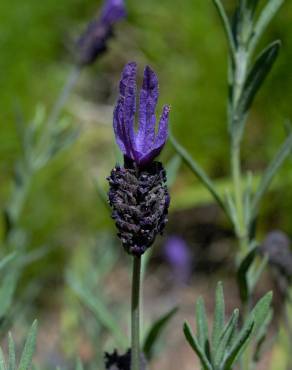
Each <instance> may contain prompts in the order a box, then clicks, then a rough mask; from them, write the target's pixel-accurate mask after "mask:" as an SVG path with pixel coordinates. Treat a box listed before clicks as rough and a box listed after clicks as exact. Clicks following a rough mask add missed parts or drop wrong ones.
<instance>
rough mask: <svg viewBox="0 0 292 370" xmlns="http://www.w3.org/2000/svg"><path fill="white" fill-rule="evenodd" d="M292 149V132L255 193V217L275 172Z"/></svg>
mask: <svg viewBox="0 0 292 370" xmlns="http://www.w3.org/2000/svg"><path fill="white" fill-rule="evenodd" d="M291 150H292V133H290V134H289V136H288V137H287V138H286V140H285V141H284V143H283V144H282V146H281V147H280V149H279V150H278V152H277V153H276V155H275V157H274V159H273V160H272V162H271V163H270V164H269V166H268V168H267V169H266V170H265V172H264V174H263V177H262V179H261V182H260V185H259V187H258V189H257V191H256V193H255V195H254V198H253V201H252V205H251V215H252V217H253V218H254V217H255V216H256V215H257V212H258V206H259V203H260V201H261V199H262V197H263V196H264V195H265V193H266V192H267V190H268V188H269V186H270V184H271V182H272V180H273V178H274V176H275V174H276V173H277V172H278V171H279V169H280V167H281V166H282V165H283V163H284V161H285V159H286V158H287V157H288V156H289V154H290V153H291Z"/></svg>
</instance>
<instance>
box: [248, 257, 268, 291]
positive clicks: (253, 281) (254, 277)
mask: <svg viewBox="0 0 292 370" xmlns="http://www.w3.org/2000/svg"><path fill="white" fill-rule="evenodd" d="M268 261H269V257H268V255H265V256H264V257H263V259H262V261H261V263H260V264H259V266H254V269H253V270H252V273H251V275H250V289H251V290H253V289H254V288H255V286H256V285H257V283H258V281H259V279H260V277H261V276H262V273H263V272H264V271H265V269H266V267H267V264H268Z"/></svg>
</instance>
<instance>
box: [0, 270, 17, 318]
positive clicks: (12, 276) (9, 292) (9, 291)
mask: <svg viewBox="0 0 292 370" xmlns="http://www.w3.org/2000/svg"><path fill="white" fill-rule="evenodd" d="M18 276H19V272H18V271H15V269H11V270H9V271H7V274H5V275H4V277H3V279H2V282H1V286H0V302H1V305H0V318H3V316H5V315H6V314H7V311H8V310H9V309H10V307H11V302H12V298H13V295H14V293H15V289H16V284H17V280H18Z"/></svg>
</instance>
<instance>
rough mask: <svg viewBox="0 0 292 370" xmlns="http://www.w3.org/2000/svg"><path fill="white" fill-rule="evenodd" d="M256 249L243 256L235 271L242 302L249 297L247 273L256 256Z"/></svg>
mask: <svg viewBox="0 0 292 370" xmlns="http://www.w3.org/2000/svg"><path fill="white" fill-rule="evenodd" d="M257 251H258V248H257V247H254V248H253V249H252V250H250V251H249V253H248V254H247V255H246V256H245V258H244V259H243V261H242V262H241V264H240V266H239V268H238V271H237V282H238V286H239V293H240V298H241V301H242V302H246V301H247V298H248V297H249V285H248V275H247V274H248V271H249V269H250V267H251V265H252V263H253V261H254V259H255V257H256V255H257Z"/></svg>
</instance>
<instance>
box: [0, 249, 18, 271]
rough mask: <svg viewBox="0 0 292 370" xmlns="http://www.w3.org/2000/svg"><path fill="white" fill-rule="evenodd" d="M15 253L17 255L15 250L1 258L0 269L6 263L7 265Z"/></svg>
mask: <svg viewBox="0 0 292 370" xmlns="http://www.w3.org/2000/svg"><path fill="white" fill-rule="evenodd" d="M16 255H17V253H16V252H12V253H10V254H8V255H7V256H5V257H3V258H2V260H1V261H0V271H1V270H3V269H4V268H5V267H6V266H7V265H9V263H10V262H11V261H13V260H14V258H15V257H16Z"/></svg>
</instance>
